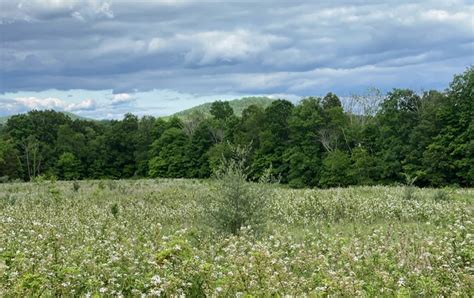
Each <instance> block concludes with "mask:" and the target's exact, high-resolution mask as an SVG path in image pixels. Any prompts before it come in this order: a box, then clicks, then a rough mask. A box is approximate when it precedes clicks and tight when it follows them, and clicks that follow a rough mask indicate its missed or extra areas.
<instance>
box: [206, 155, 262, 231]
mask: <svg viewBox="0 0 474 298" xmlns="http://www.w3.org/2000/svg"><path fill="white" fill-rule="evenodd" d="M231 148H232V149H231V150H232V154H231V157H230V158H228V157H223V158H222V162H221V164H220V166H219V167H218V168H217V170H216V171H215V178H216V180H217V184H216V189H215V191H214V192H213V194H212V200H211V202H210V215H211V218H212V223H213V225H214V226H215V227H216V228H217V229H218V230H220V231H222V232H225V233H232V234H237V233H238V232H239V230H240V229H241V228H242V227H245V226H251V227H252V228H253V230H254V231H258V230H259V229H261V228H262V227H263V225H264V223H265V220H266V214H267V212H266V209H267V204H268V199H269V197H270V193H269V191H270V190H269V188H268V187H267V185H264V184H265V183H266V182H269V181H270V179H269V171H267V172H268V173H266V174H265V175H263V176H262V178H261V179H260V183H249V182H248V173H249V168H248V166H247V156H248V154H249V148H248V147H239V146H237V147H233V146H232V147H231Z"/></svg>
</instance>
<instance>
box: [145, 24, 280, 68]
mask: <svg viewBox="0 0 474 298" xmlns="http://www.w3.org/2000/svg"><path fill="white" fill-rule="evenodd" d="M286 42H288V39H286V38H283V37H280V36H277V35H274V34H261V33H259V32H252V31H249V30H242V29H239V30H232V31H203V32H196V33H187V34H183V33H179V34H176V35H174V36H173V37H170V38H161V37H155V38H152V39H151V40H150V42H149V43H148V51H149V52H152V53H157V52H181V53H183V54H184V60H185V62H186V63H187V64H196V65H201V66H202V65H210V64H214V63H218V62H223V63H232V62H239V61H245V60H248V59H252V58H255V57H256V56H257V55H259V54H261V53H264V52H265V51H267V50H268V49H270V48H271V47H272V46H275V45H278V44H283V43H286Z"/></svg>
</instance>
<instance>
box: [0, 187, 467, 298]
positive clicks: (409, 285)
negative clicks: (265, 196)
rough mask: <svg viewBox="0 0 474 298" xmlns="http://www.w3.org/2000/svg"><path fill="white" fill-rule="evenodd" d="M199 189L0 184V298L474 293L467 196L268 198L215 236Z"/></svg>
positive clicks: (387, 191) (343, 192) (206, 190)
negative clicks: (245, 219)
mask: <svg viewBox="0 0 474 298" xmlns="http://www.w3.org/2000/svg"><path fill="white" fill-rule="evenodd" d="M215 187H216V185H215V182H213V181H208V180H180V179H156V180H152V179H149V180H145V179H143V180H121V181H112V180H101V181H99V180H97V181H79V182H59V181H39V182H30V183H6V184H0V296H3V297H5V296H56V295H60V296H61V295H62V296H71V295H74V296H76V295H77V296H175V295H186V296H191V297H196V296H197V297H199V296H237V297H249V295H252V296H284V295H291V296H311V297H318V296H328V295H329V296H420V295H421V296H439V295H442V296H465V297H469V296H470V297H472V296H473V295H474V264H473V259H474V237H473V231H474V223H473V218H474V217H473V215H474V189H469V188H467V189H466V188H465V189H454V188H453V189H443V190H439V189H420V188H407V187H403V186H397V187H395V186H394V187H385V186H372V187H363V186H359V187H350V188H332V189H326V190H322V189H302V190H294V189H288V188H285V187H284V186H280V185H270V186H266V185H265V186H262V185H255V187H266V188H267V191H268V192H269V193H270V194H271V195H270V199H269V200H268V202H267V205H268V206H267V207H268V208H267V209H266V210H265V212H266V215H267V216H266V220H265V224H264V227H263V229H260V230H258V231H254V229H253V228H252V227H251V226H250V227H245V228H243V229H241V230H240V232H239V233H237V234H236V235H233V234H225V233H220V232H218V231H216V229H214V227H213V226H212V224H209V223H210V222H211V220H210V218H209V216H210V215H209V212H208V208H209V201H210V200H211V198H212V195H213V193H214V192H215Z"/></svg>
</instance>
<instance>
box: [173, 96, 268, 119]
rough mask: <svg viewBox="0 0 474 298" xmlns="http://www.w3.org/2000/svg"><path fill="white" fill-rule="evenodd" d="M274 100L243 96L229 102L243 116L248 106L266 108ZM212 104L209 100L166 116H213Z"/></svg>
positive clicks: (236, 113) (237, 114)
mask: <svg viewBox="0 0 474 298" xmlns="http://www.w3.org/2000/svg"><path fill="white" fill-rule="evenodd" d="M273 101H274V99H271V98H268V97H242V98H240V99H234V100H230V101H227V102H228V103H229V105H230V107H231V108H232V109H233V110H234V114H235V115H236V116H238V117H240V116H242V112H243V111H244V110H245V109H246V108H248V107H249V106H250V105H255V106H259V107H261V108H263V109H265V108H266V107H268V106H269V105H270V104H271V103H272V102H273ZM211 106H212V102H207V103H204V104H201V105H198V106H195V107H192V108H190V109H187V110H184V111H180V112H177V113H175V114H173V115H172V116H170V117H165V118H171V117H173V116H176V117H179V118H186V117H188V116H190V115H192V114H193V113H195V112H198V113H202V114H203V115H204V116H211Z"/></svg>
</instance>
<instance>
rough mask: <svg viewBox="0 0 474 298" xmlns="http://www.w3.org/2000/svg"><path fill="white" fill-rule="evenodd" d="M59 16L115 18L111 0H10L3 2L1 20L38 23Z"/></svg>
mask: <svg viewBox="0 0 474 298" xmlns="http://www.w3.org/2000/svg"><path fill="white" fill-rule="evenodd" d="M58 16H70V17H72V18H75V19H77V20H80V21H86V20H88V19H95V18H109V19H110V18H113V17H114V12H113V11H112V7H111V0H85V1H77V0H10V1H6V2H2V12H0V20H2V22H3V23H10V22H14V21H20V20H23V21H28V22H32V21H37V20H42V19H50V18H54V17H58Z"/></svg>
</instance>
